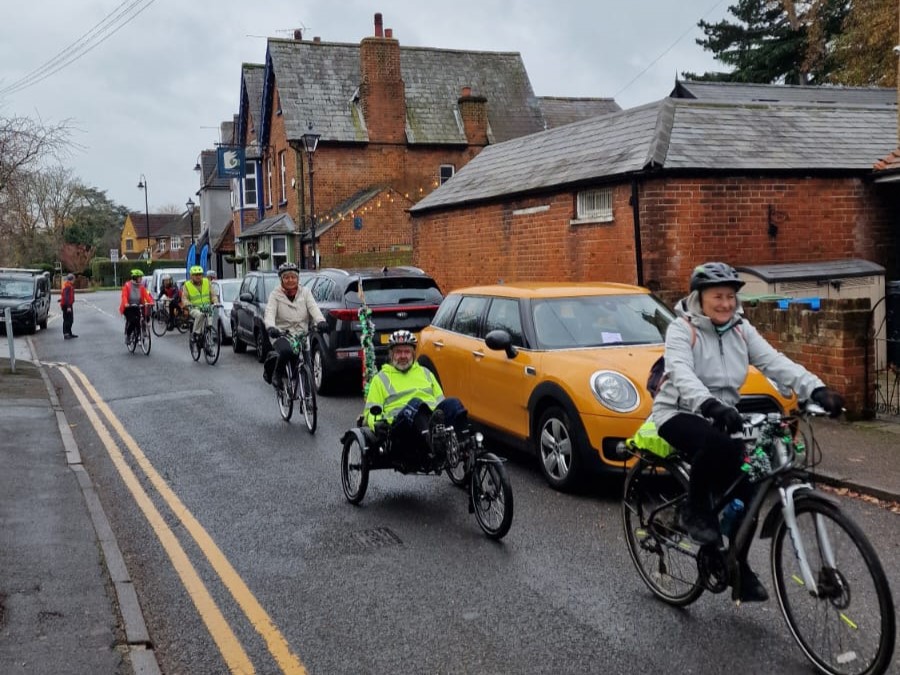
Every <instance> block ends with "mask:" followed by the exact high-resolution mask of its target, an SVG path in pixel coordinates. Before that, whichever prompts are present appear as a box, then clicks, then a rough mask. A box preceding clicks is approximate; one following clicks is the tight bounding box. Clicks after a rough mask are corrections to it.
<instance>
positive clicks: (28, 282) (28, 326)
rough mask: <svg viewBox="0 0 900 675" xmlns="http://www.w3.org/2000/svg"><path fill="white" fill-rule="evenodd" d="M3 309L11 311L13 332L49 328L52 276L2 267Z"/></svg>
mask: <svg viewBox="0 0 900 675" xmlns="http://www.w3.org/2000/svg"><path fill="white" fill-rule="evenodd" d="M0 308H3V309H4V310H5V311H7V312H10V319H11V321H12V328H13V332H15V331H16V330H17V329H20V330H22V331H24V332H26V333H29V334H33V333H34V332H35V331H36V330H37V328H38V326H40V327H41V328H42V329H43V330H46V329H47V320H48V319H49V316H50V274H49V273H47V272H45V271H43V270H37V269H26V268H19V267H0ZM2 323H4V322H3V321H0V324H2Z"/></svg>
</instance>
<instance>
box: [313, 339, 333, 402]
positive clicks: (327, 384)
mask: <svg viewBox="0 0 900 675" xmlns="http://www.w3.org/2000/svg"><path fill="white" fill-rule="evenodd" d="M326 363H327V359H326V358H325V353H324V352H323V351H322V345H320V344H319V343H318V342H315V343H314V344H313V348H312V371H313V381H314V382H315V385H316V393H317V394H321V395H323V396H324V395H326V394H328V393H329V392H330V391H331V389H332V386H333V383H332V381H331V380H332V379H333V376H332V375H331V374H330V373H329V372H328V366H327V365H326Z"/></svg>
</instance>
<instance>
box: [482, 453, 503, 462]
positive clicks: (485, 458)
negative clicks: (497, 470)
mask: <svg viewBox="0 0 900 675" xmlns="http://www.w3.org/2000/svg"><path fill="white" fill-rule="evenodd" d="M475 463H476V464H504V463H506V457H498V456H497V455H495V454H494V453H493V452H486V453H484V454H483V455H479V456H478V457H476V458H475Z"/></svg>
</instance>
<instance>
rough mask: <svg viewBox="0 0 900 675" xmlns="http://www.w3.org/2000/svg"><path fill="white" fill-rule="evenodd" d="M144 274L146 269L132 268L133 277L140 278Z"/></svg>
mask: <svg viewBox="0 0 900 675" xmlns="http://www.w3.org/2000/svg"><path fill="white" fill-rule="evenodd" d="M143 276H144V270H139V269H137V268H135V269H133V270H131V278H132V279H140V278H142V277H143Z"/></svg>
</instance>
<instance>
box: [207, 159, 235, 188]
mask: <svg viewBox="0 0 900 675" xmlns="http://www.w3.org/2000/svg"><path fill="white" fill-rule="evenodd" d="M203 188H213V189H224V190H230V189H231V181H230V180H229V179H228V178H222V177H221V176H219V170H218V162H217V161H216V151H215V150H204V151H203V152H201V153H200V189H201V190H202V189H203Z"/></svg>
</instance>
